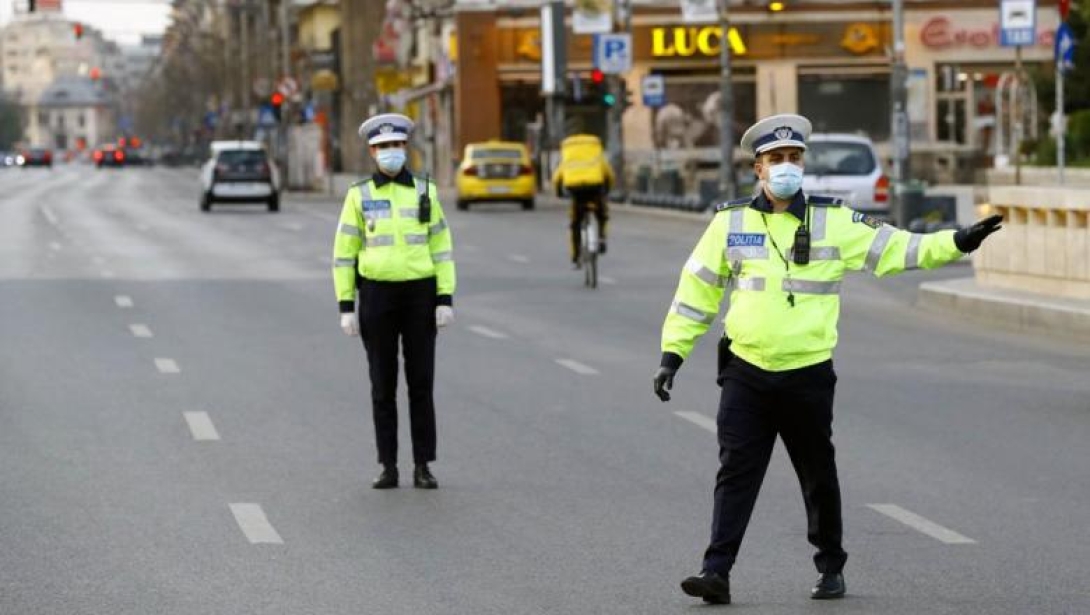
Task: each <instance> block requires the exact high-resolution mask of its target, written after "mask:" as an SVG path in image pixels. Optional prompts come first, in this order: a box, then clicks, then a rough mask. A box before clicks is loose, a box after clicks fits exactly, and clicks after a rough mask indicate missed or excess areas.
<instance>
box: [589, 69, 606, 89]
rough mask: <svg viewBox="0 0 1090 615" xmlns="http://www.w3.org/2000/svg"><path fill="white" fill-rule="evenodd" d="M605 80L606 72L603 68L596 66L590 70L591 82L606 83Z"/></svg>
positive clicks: (596, 83) (595, 83)
mask: <svg viewBox="0 0 1090 615" xmlns="http://www.w3.org/2000/svg"><path fill="white" fill-rule="evenodd" d="M605 80H606V74H605V73H603V72H602V71H601V70H599V69H597V68H596V69H594V70H592V71H590V82H591V83H593V84H594V85H602V84H603V83H605Z"/></svg>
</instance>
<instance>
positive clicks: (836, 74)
mask: <svg viewBox="0 0 1090 615" xmlns="http://www.w3.org/2000/svg"><path fill="white" fill-rule="evenodd" d="M811 70H814V69H811ZM850 71H851V69H850V68H846V67H827V68H822V69H820V72H815V73H812V74H800V75H799V83H798V100H799V113H800V114H802V115H804V116H806V117H807V118H809V120H810V122H811V123H812V124H813V125H814V132H850V133H861V134H864V135H866V136H868V137H870V138H871V140H872V141H886V140H888V139H889V124H890V107H889V74H888V73H881V72H878V73H874V72H871V73H860V74H852V73H851V72H850ZM800 72H801V71H800Z"/></svg>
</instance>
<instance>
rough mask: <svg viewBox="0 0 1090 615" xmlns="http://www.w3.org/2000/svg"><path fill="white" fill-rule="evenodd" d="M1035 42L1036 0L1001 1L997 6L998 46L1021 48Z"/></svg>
mask: <svg viewBox="0 0 1090 615" xmlns="http://www.w3.org/2000/svg"><path fill="white" fill-rule="evenodd" d="M1036 41H1037V2H1036V0H1002V2H1001V3H1000V5H999V44H1000V45H1002V46H1004V47H1023V46H1027V45H1033V44H1034V43H1035V42H1036Z"/></svg>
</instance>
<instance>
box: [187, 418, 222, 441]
mask: <svg viewBox="0 0 1090 615" xmlns="http://www.w3.org/2000/svg"><path fill="white" fill-rule="evenodd" d="M183 415H184V416H185V422H186V424H187V425H189V432H190V433H192V434H193V439H194V440H199V441H204V440H219V439H220V434H219V432H217V431H216V426H215V425H213V424H212V419H211V418H209V416H208V413H207V412H184V413H183Z"/></svg>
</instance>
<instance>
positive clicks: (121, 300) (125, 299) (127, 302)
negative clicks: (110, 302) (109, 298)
mask: <svg viewBox="0 0 1090 615" xmlns="http://www.w3.org/2000/svg"><path fill="white" fill-rule="evenodd" d="M114 303H116V304H117V307H121V308H131V307H132V297H130V296H128V295H117V296H116V297H114Z"/></svg>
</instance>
